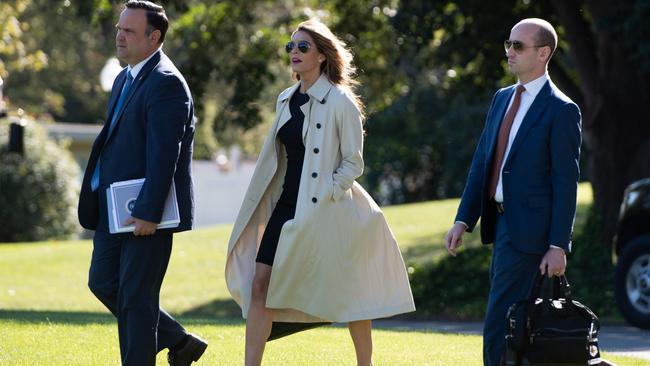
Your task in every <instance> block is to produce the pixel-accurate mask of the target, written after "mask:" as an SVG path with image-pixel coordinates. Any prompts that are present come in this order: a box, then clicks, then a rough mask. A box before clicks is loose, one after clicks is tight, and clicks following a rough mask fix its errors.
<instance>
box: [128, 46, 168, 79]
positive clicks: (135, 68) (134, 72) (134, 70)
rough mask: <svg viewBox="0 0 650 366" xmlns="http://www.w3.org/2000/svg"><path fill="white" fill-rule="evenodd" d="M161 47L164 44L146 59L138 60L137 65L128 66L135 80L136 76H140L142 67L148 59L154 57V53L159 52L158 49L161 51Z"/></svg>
mask: <svg viewBox="0 0 650 366" xmlns="http://www.w3.org/2000/svg"><path fill="white" fill-rule="evenodd" d="M161 48H162V45H160V47H158V49H157V50H155V51H154V52H152V53H151V55H149V57H147V58H145V59H144V60H142V61H140V62H138V63H137V64H136V65H135V66H133V67H131V66H130V65H129V66H127V71H128V72H130V73H131V76H133V80H135V78H136V77H137V76H138V74H139V73H140V70H142V68H143V67H144V65H145V64H146V63H147V61H149V60H150V59H151V58H152V57H153V55H155V54H156V53H158V51H160V49H161Z"/></svg>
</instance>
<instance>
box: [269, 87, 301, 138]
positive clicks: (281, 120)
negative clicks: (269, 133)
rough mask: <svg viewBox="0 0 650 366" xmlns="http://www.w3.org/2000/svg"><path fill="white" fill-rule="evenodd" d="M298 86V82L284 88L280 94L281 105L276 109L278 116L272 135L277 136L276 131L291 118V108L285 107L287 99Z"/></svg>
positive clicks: (287, 102) (287, 103)
mask: <svg viewBox="0 0 650 366" xmlns="http://www.w3.org/2000/svg"><path fill="white" fill-rule="evenodd" d="M299 87H300V83H296V84H294V85H293V86H292V87H290V88H289V89H287V90H285V91H284V92H283V93H282V94H280V97H279V98H278V99H279V102H280V103H281V105H280V109H279V111H278V116H279V117H278V123H277V126H276V128H275V131H274V137H277V135H278V132H279V131H280V129H281V128H282V126H284V124H285V123H287V121H288V120H290V119H291V110H290V108H287V106H288V105H289V100H291V96H292V95H293V93H294V92H295V91H296V90H298V88H299Z"/></svg>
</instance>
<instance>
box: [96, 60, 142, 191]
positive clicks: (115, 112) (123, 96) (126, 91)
mask: <svg viewBox="0 0 650 366" xmlns="http://www.w3.org/2000/svg"><path fill="white" fill-rule="evenodd" d="M131 84H133V75H131V71H130V70H129V71H127V72H126V81H125V82H124V87H122V92H121V93H120V97H119V98H118V99H117V103H115V108H114V109H113V118H111V124H110V125H109V126H108V135H106V139H108V137H109V136H110V135H111V133H112V132H113V129H114V128H115V125H116V124H117V116H119V115H120V110H121V109H122V104H124V100H125V99H126V96H127V95H128V94H129V89H130V88H131ZM100 158H101V155H100V156H99V157H98V158H97V165H95V170H94V171H93V176H92V178H91V179H90V188H91V189H92V190H93V192H94V191H96V190H97V188H99V162H100Z"/></svg>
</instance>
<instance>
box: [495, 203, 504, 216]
mask: <svg viewBox="0 0 650 366" xmlns="http://www.w3.org/2000/svg"><path fill="white" fill-rule="evenodd" d="M494 206H495V207H496V208H497V212H498V213H499V214H503V212H504V209H503V203H502V202H496V201H495V202H494Z"/></svg>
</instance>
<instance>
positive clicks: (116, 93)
mask: <svg viewBox="0 0 650 366" xmlns="http://www.w3.org/2000/svg"><path fill="white" fill-rule="evenodd" d="M127 70H128V69H127V68H124V69H123V70H122V71H121V72H120V73H119V75H117V78H115V85H119V87H118V88H115V89H114V90H113V93H112V94H111V100H110V101H109V102H108V114H107V116H106V123H104V126H105V127H107V128H108V126H110V124H111V120H112V119H113V113H115V104H117V101H118V100H119V99H120V94H121V93H122V88H124V82H125V81H126V73H127Z"/></svg>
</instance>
